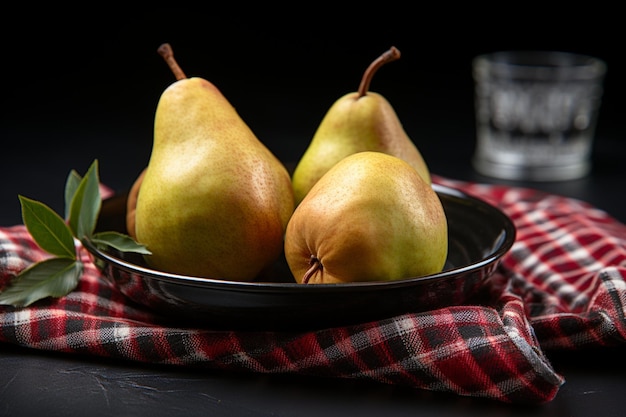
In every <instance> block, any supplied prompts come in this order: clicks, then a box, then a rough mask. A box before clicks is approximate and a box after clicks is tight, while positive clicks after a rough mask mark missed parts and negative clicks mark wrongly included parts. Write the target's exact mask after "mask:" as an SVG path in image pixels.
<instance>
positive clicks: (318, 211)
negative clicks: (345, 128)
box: [285, 151, 448, 284]
mask: <svg viewBox="0 0 626 417" xmlns="http://www.w3.org/2000/svg"><path fill="white" fill-rule="evenodd" d="M447 254H448V223H447V219H446V215H445V212H444V209H443V206H442V204H441V200H440V199H439V196H438V195H437V193H436V192H435V191H434V190H433V188H432V186H431V185H430V184H429V183H427V182H426V181H424V180H423V178H422V177H421V176H420V175H419V174H418V173H417V171H416V170H415V169H414V168H413V167H411V166H410V165H409V164H408V163H407V162H406V161H404V160H402V159H400V158H398V157H396V156H393V155H389V154H385V153H382V152H375V151H364V152H358V153H354V154H352V155H349V156H347V157H345V158H344V159H342V160H341V161H339V162H338V163H337V164H335V165H334V166H333V167H332V168H330V169H329V170H328V172H326V173H325V174H324V175H323V176H322V177H321V178H320V180H319V181H318V182H316V183H315V185H313V187H312V188H311V190H310V191H309V193H308V194H307V195H306V196H305V197H304V199H303V200H302V202H301V203H300V204H299V205H298V206H297V207H296V209H295V210H294V212H293V215H292V216H291V219H290V220H289V223H288V225H287V231H286V233H285V258H286V260H287V263H288V265H289V269H290V270H291V272H292V274H293V276H294V278H295V280H296V281H297V282H298V283H305V284H330V283H346V282H359V281H392V280H399V279H404V278H410V277H418V276H423V275H429V274H433V273H438V272H441V270H442V269H443V267H444V265H445V261H446V257H447Z"/></svg>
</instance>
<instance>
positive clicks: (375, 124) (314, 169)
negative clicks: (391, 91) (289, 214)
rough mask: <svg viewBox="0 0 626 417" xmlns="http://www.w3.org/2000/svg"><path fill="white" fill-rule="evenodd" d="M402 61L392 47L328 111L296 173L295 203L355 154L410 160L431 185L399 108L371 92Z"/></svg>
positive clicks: (427, 170) (294, 183)
mask: <svg viewBox="0 0 626 417" xmlns="http://www.w3.org/2000/svg"><path fill="white" fill-rule="evenodd" d="M398 58H400V51H399V50H398V49H397V48H395V47H392V48H391V49H389V50H388V51H387V52H385V53H384V54H382V55H381V56H380V57H378V58H377V59H376V60H375V61H373V62H372V63H371V64H370V66H369V67H368V68H367V69H366V71H365V73H364V74H363V78H362V80H361V84H360V86H359V89H358V91H357V92H353V93H348V94H346V95H344V96H343V97H341V98H339V99H338V100H337V101H335V103H334V104H333V105H332V106H331V107H330V109H328V112H327V113H326V115H325V116H324V118H323V119H322V121H321V123H320V125H319V126H318V128H317V130H316V132H315V134H314V135H313V138H312V139H311V142H310V144H309V146H308V148H307V149H306V151H305V152H304V154H303V155H302V158H301V159H300V161H299V162H298V164H297V165H296V168H295V170H294V173H293V175H292V182H293V188H294V196H295V201H296V205H297V204H299V203H300V201H302V199H303V198H304V196H305V195H306V194H307V193H308V192H309V190H310V189H311V187H312V186H313V184H315V183H316V182H317V181H318V180H319V179H320V178H321V176H322V175H324V173H325V172H326V171H328V170H329V169H330V167H332V166H333V165H335V164H336V163H337V162H339V161H340V160H341V159H343V158H344V157H346V156H348V155H351V154H353V153H356V152H362V151H377V152H383V153H387V154H390V155H394V156H397V157H399V158H401V159H404V160H405V161H407V162H408V163H409V164H410V165H411V166H413V168H415V169H416V170H417V172H418V173H419V174H420V175H421V176H422V178H423V179H424V180H425V181H426V182H427V183H430V182H431V177H430V171H429V169H428V167H427V165H426V162H425V161H424V158H423V157H422V154H421V153H420V151H419V150H418V148H417V147H416V146H415V144H414V143H413V141H412V140H411V138H409V136H408V135H407V133H406V131H405V130H404V127H403V126H402V123H401V122H400V119H399V118H398V115H397V114H396V112H395V110H394V109H393V107H392V106H391V104H390V103H389V101H387V99H386V98H385V97H383V96H382V95H381V94H379V93H376V92H372V91H368V90H369V85H370V83H371V80H372V77H373V76H374V73H375V72H376V71H377V70H378V68H380V67H381V66H382V65H383V64H385V63H387V62H390V61H394V60H396V59H398Z"/></svg>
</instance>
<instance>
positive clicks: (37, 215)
mask: <svg viewBox="0 0 626 417" xmlns="http://www.w3.org/2000/svg"><path fill="white" fill-rule="evenodd" d="M18 198H19V200H20V205H21V208H22V219H23V221H24V225H25V226H26V229H27V230H28V233H29V234H30V235H31V237H32V238H33V240H34V241H35V243H36V244H37V245H38V246H39V247H40V248H41V249H42V250H44V251H45V252H47V253H48V254H50V255H51V257H49V258H47V259H45V260H42V261H39V262H36V263H34V264H32V265H30V266H28V267H26V268H25V269H24V270H22V271H21V272H20V273H19V274H18V275H17V276H15V277H14V278H13V279H12V280H11V281H10V282H9V284H8V285H7V286H6V287H5V288H4V289H3V290H2V292H0V304H4V305H12V306H14V307H25V306H29V305H30V304H32V303H34V302H36V301H38V300H41V299H43V298H47V297H62V296H65V295H67V294H69V293H70V292H72V291H73V290H74V289H75V288H76V286H77V285H78V283H79V281H80V277H81V276H82V273H83V270H84V265H83V262H82V261H81V258H80V256H79V253H78V243H79V242H84V241H85V240H89V241H91V242H92V243H94V244H95V245H96V246H98V247H99V248H106V247H112V248H115V249H117V250H119V251H121V252H137V253H141V254H150V251H149V250H148V249H147V248H146V247H145V246H144V245H142V244H140V243H138V242H136V241H135V240H134V239H133V238H131V237H130V236H128V235H126V234H123V233H120V232H114V231H102V232H96V231H95V230H96V224H97V221H98V215H99V214H100V209H101V207H102V198H101V195H100V177H99V173H98V160H97V159H96V160H94V161H93V163H92V164H91V165H90V167H89V169H88V170H87V173H86V174H85V176H81V175H80V174H78V172H76V170H72V171H71V172H70V174H69V175H68V177H67V180H66V182H65V195H64V201H65V211H64V217H61V216H60V215H59V214H57V213H56V212H55V211H54V210H53V209H51V208H50V207H49V206H47V205H45V204H43V203H41V202H39V201H35V200H33V199H30V198H28V197H24V196H22V195H18Z"/></svg>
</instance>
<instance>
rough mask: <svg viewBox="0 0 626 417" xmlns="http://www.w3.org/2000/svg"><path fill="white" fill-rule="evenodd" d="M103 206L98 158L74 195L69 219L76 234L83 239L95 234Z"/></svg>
mask: <svg viewBox="0 0 626 417" xmlns="http://www.w3.org/2000/svg"><path fill="white" fill-rule="evenodd" d="M101 206H102V200H101V199H100V179H99V176H98V160H97V159H96V160H95V161H93V163H92V164H91V166H90V167H89V170H87V174H85V176H84V177H83V179H82V180H81V181H80V184H79V185H78V188H77V189H76V191H75V193H74V196H73V197H72V202H71V204H70V211H69V213H70V214H69V219H68V221H69V225H70V228H71V230H72V232H73V233H74V236H76V237H77V238H79V239H82V238H83V237H85V236H91V235H92V234H93V231H94V230H95V228H96V222H97V221H98V214H99V213H100V207H101Z"/></svg>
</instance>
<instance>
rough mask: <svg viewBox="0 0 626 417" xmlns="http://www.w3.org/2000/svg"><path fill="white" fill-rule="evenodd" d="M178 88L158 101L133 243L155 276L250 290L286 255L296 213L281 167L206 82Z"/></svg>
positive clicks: (183, 82) (169, 58) (168, 56)
mask: <svg viewBox="0 0 626 417" xmlns="http://www.w3.org/2000/svg"><path fill="white" fill-rule="evenodd" d="M159 53H160V54H161V55H162V56H163V58H164V59H165V60H166V62H167V63H168V64H169V66H170V68H171V69H172V71H173V72H174V74H175V76H176V78H177V81H176V82H174V83H172V84H171V85H170V86H168V87H167V88H166V89H165V90H164V91H163V93H162V94H161V97H160V99H159V101H158V105H157V108H156V112H155V120H154V137H153V146H152V151H151V155H150V159H149V161H148V165H147V167H146V169H145V173H142V176H143V178H141V180H140V179H139V178H138V181H140V186H139V187H138V188H139V189H138V194H137V202H136V210H135V225H134V227H135V232H134V233H135V234H136V237H137V240H138V241H139V242H141V243H143V244H145V245H146V246H147V247H148V248H149V249H150V251H151V252H152V255H149V256H147V257H146V262H147V263H148V265H149V266H151V267H153V268H154V269H158V270H161V271H165V272H172V273H177V274H184V275H191V276H197V277H206V278H214V279H223V280H234V281H251V280H254V279H255V278H256V277H257V276H258V275H259V273H260V272H261V271H262V270H263V269H264V268H266V267H268V266H269V265H270V264H272V263H273V262H275V261H276V260H277V259H278V258H279V257H280V256H281V255H282V251H283V238H284V232H285V228H286V225H287V222H288V220H289V217H290V216H291V214H292V212H293V208H294V199H293V190H292V188H291V179H290V176H289V172H288V171H287V169H286V167H285V166H284V165H283V164H282V163H281V162H280V161H279V160H278V159H277V158H276V156H275V155H273V154H272V153H271V151H270V150H269V149H268V148H266V146H265V145H264V144H263V143H262V142H260V140H259V139H258V138H257V137H256V136H255V134H254V133H253V132H252V130H251V129H250V128H249V127H248V125H247V124H246V123H245V122H244V121H243V120H242V118H241V117H240V115H239V114H238V113H237V112H236V110H235V108H234V107H233V106H232V105H231V104H230V102H229V101H228V100H227V99H226V98H225V97H224V95H223V94H222V93H221V92H220V91H219V90H218V88H217V87H216V86H215V85H213V84H212V83H210V82H209V81H207V80H205V79H203V78H199V77H192V78H187V77H186V76H185V74H184V72H183V71H182V70H181V68H180V67H179V66H178V64H177V62H176V61H175V59H174V55H173V52H172V49H171V47H170V46H169V44H164V45H162V46H161V47H159Z"/></svg>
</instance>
